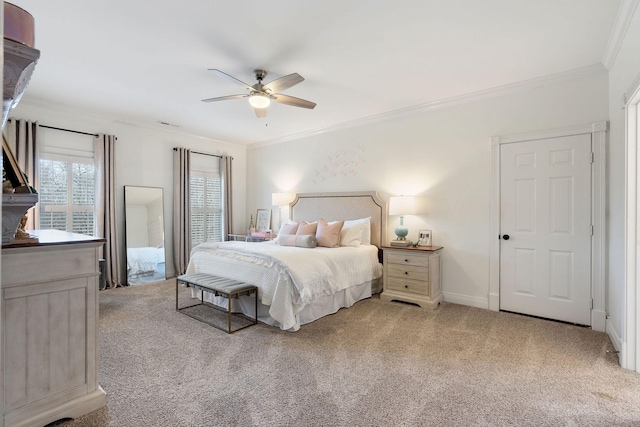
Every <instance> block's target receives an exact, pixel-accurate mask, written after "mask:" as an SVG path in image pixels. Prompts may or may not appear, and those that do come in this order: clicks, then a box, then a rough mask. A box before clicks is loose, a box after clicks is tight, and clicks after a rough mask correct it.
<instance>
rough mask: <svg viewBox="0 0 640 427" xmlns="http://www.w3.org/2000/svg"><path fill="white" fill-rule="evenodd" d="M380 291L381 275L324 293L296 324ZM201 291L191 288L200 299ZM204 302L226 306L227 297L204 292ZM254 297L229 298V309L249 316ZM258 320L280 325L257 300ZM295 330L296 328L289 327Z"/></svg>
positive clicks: (301, 313)
mask: <svg viewBox="0 0 640 427" xmlns="http://www.w3.org/2000/svg"><path fill="white" fill-rule="evenodd" d="M380 292H382V277H381V278H379V279H375V280H372V281H370V282H365V283H361V284H360V285H356V286H351V287H350V288H347V289H344V290H342V291H338V292H336V293H335V294H333V295H326V296H323V297H320V298H318V299H317V300H316V301H314V302H313V303H312V304H310V305H307V306H306V307H305V308H303V309H302V310H301V311H300V312H299V313H298V314H297V315H296V317H297V325H298V326H299V325H304V324H306V323H311V322H313V321H315V320H318V319H320V318H321V317H324V316H327V315H329V314H333V313H335V312H337V311H338V310H340V309H341V308H348V307H351V306H352V305H353V304H355V303H357V302H358V301H361V300H363V299H367V298H371V296H372V295H374V294H377V293H380ZM200 293H201V291H197V290H192V292H191V294H192V296H193V297H194V298H198V299H200ZM204 300H205V301H206V302H210V303H213V304H215V305H218V306H220V307H224V308H225V309H226V308H227V304H228V302H227V299H226V298H224V297H220V296H218V297H214V296H213V295H212V294H211V293H209V292H206V293H205V296H204ZM254 304H255V298H254V297H253V296H248V295H243V296H241V297H240V298H238V299H235V298H234V299H232V300H231V311H233V312H234V313H239V312H241V313H244V314H245V315H247V316H249V317H253V316H254V315H255V305H254ZM258 320H259V321H260V322H262V323H266V324H267V325H271V326H277V327H281V325H280V323H279V322H278V321H277V320H275V319H274V318H273V317H271V316H270V315H269V306H268V305H264V304H262V303H260V302H258ZM289 330H290V331H295V330H297V328H295V327H294V328H291V329H289Z"/></svg>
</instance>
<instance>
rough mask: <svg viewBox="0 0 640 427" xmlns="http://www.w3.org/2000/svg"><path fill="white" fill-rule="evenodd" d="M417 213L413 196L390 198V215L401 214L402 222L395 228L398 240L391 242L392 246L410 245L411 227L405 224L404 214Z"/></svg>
mask: <svg viewBox="0 0 640 427" xmlns="http://www.w3.org/2000/svg"><path fill="white" fill-rule="evenodd" d="M415 214H416V200H415V198H414V197H411V196H399V197H390V198H389V215H400V224H398V226H397V227H396V229H395V233H396V240H394V241H392V242H391V246H409V245H411V242H410V241H409V240H407V234H409V229H408V228H407V227H405V225H404V215H415Z"/></svg>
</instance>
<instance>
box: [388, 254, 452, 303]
mask: <svg viewBox="0 0 640 427" xmlns="http://www.w3.org/2000/svg"><path fill="white" fill-rule="evenodd" d="M441 249H442V246H418V247H415V248H414V247H406V248H404V247H389V246H383V247H382V250H383V253H384V254H383V265H384V273H383V281H384V282H383V292H382V294H380V299H381V300H383V301H403V302H410V303H413V304H417V305H419V306H420V307H423V308H431V309H435V308H436V307H437V306H438V304H440V303H441V302H442V301H443V300H444V297H443V296H442V287H441V285H440V250H441Z"/></svg>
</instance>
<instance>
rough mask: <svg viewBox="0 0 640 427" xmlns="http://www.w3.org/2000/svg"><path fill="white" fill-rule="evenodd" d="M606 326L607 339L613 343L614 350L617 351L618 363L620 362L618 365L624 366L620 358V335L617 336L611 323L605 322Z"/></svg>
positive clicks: (622, 345) (621, 352)
mask: <svg viewBox="0 0 640 427" xmlns="http://www.w3.org/2000/svg"><path fill="white" fill-rule="evenodd" d="M606 324H607V326H606V329H607V335H608V336H609V339H610V340H611V344H613V348H615V349H616V351H617V352H618V363H620V366H622V367H624V363H623V362H624V361H623V360H622V357H623V356H624V351H623V350H624V348H623V347H624V343H623V342H622V340H621V339H620V337H619V336H618V333H617V332H616V330H615V328H614V327H613V326H612V325H611V322H606Z"/></svg>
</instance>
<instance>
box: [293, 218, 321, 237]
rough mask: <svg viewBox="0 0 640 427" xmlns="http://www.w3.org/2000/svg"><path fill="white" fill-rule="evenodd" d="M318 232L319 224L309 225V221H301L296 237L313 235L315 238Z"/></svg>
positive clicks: (312, 223)
mask: <svg viewBox="0 0 640 427" xmlns="http://www.w3.org/2000/svg"><path fill="white" fill-rule="evenodd" d="M317 230H318V223H317V222H311V223H309V222H307V221H300V225H299V226H298V231H296V235H298V236H300V235H307V234H311V235H313V236H315V235H316V231H317Z"/></svg>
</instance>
